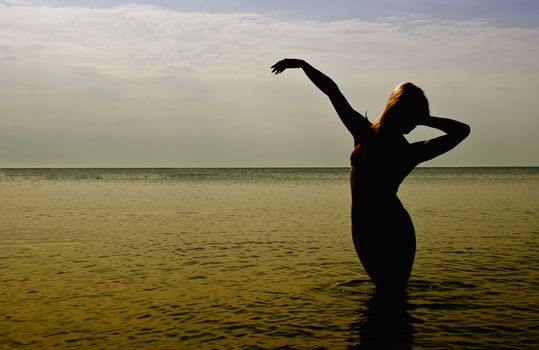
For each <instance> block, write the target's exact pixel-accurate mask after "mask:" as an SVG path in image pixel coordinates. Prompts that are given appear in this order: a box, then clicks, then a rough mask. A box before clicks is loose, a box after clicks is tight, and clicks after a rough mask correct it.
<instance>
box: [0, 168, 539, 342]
mask: <svg viewBox="0 0 539 350" xmlns="http://www.w3.org/2000/svg"><path fill="white" fill-rule="evenodd" d="M538 185H539V171H538V170H537V169H535V170H534V169H531V170H530V169H418V171H415V172H414V173H412V175H411V176H410V178H409V180H407V181H406V182H405V183H403V185H402V186H401V190H400V195H401V198H402V200H403V202H404V204H405V205H406V206H407V208H408V210H409V212H410V214H411V215H412V218H413V220H414V223H415V226H416V232H417V255H416V262H415V265H414V270H413V272H412V276H411V280H410V283H409V288H408V292H407V295H406V296H405V297H404V298H402V299H396V300H394V299H393V300H388V299H387V298H383V297H380V296H379V295H377V294H375V293H374V292H373V286H372V284H371V283H370V282H369V281H368V278H367V276H366V274H365V273H364V271H363V269H362V267H361V265H360V263H359V260H358V258H357V256H356V252H355V250H354V247H353V244H352V240H351V234H350V217H349V215H350V193H349V184H348V174H347V169H138V170H137V169H113V170H106V169H105V170H104V169H92V170H87V169H70V170H54V169H52V170H46V169H40V170H0V194H1V201H0V212H1V213H2V216H1V217H0V220H1V222H0V286H1V287H0V310H2V312H1V313H0V348H6V349H12V348H15V349H16V348H36V349H41V348H53V347H54V348H77V349H80V348H85V349H95V348H137V349H167V348H170V349H176V348H188V349H190V348H202V349H215V348H218V349H226V348H245V349H275V348H282V349H294V348H296V349H315V348H318V349H324V348H326V349H344V348H347V347H348V348H350V349H376V348H382V349H392V348H395V349H409V348H413V349H415V350H420V349H485V348H489V349H531V348H533V347H534V346H535V345H536V344H538V343H539V327H538V326H537V325H539V310H538V308H539V306H538V304H537V302H536V298H535V296H536V295H537V294H538V292H539V282H538V281H539V272H538V269H537V266H539V256H538V254H537V247H538V246H539V228H538V222H539V213H538V212H537V208H538V207H539V192H538V191H539V186H538ZM440 198H443V200H442V201H441V200H440Z"/></svg>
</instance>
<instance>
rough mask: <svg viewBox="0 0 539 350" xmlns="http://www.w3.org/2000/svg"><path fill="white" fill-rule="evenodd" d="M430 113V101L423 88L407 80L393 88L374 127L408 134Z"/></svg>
mask: <svg viewBox="0 0 539 350" xmlns="http://www.w3.org/2000/svg"><path fill="white" fill-rule="evenodd" d="M429 115H430V112H429V101H428V100H427V98H426V97H425V94H424V93H423V90H421V89H420V88H418V87H417V86H415V85H414V84H412V83H410V82H406V83H402V84H400V85H398V86H397V87H396V88H395V90H393V92H392V93H391V95H390V96H389V99H388V100H387V103H386V105H385V107H384V110H383V112H382V114H380V116H379V117H378V119H377V120H376V121H375V122H374V124H373V128H374V129H375V130H376V131H382V130H391V131H393V132H398V133H402V134H407V133H409V132H410V131H412V130H413V129H414V128H415V127H416V126H417V125H418V124H419V123H420V122H421V120H423V119H424V118H426V117H428V116H429Z"/></svg>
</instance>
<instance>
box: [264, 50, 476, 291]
mask: <svg viewBox="0 0 539 350" xmlns="http://www.w3.org/2000/svg"><path fill="white" fill-rule="evenodd" d="M271 68H272V69H273V70H272V73H275V74H279V73H281V72H283V71H284V70H286V69H288V68H301V69H303V71H304V72H305V74H306V75H307V77H308V78H309V79H310V80H311V81H312V82H313V83H314V84H315V85H316V86H317V87H318V88H319V89H320V90H322V92H323V93H324V94H326V95H327V96H328V97H329V99H330V101H331V103H332V104H333V107H334V108H335V110H336V111H337V114H338V115H339V117H340V119H341V121H342V122H343V124H344V126H345V127H346V128H347V129H348V131H350V133H351V134H352V136H353V138H354V146H355V147H354V150H353V151H352V155H351V156H350V161H351V171H350V185H351V190H352V237H353V241H354V246H355V248H356V252H357V255H358V256H359V259H360V261H361V263H362V265H363V267H364V268H365V271H366V272H367V274H368V275H369V277H370V279H371V280H372V282H373V283H374V284H375V286H376V290H377V292H381V293H385V292H389V293H395V292H397V293H400V292H402V291H404V289H405V287H406V284H407V282H408V278H409V277H410V273H411V271H412V265H413V263H414V257H415V246H416V244H415V231H414V226H413V224H412V220H411V218H410V215H409V214H408V212H407V211H406V209H405V208H404V207H403V205H402V203H401V202H400V200H399V198H398V197H397V190H398V188H399V185H400V184H401V182H402V181H403V180H404V178H405V177H406V176H407V175H408V174H409V173H410V172H411V171H412V169H413V168H414V167H415V166H417V165H418V164H419V163H421V162H424V161H426V160H429V159H432V158H434V157H437V156H439V155H440V154H443V153H445V152H447V151H449V150H450V149H452V148H453V147H455V146H456V145H457V144H459V143H460V142H461V141H462V140H464V139H465V138H466V137H467V136H468V134H469V133H470V127H469V126H468V125H466V124H464V123H461V122H458V121H455V120H451V119H447V118H439V117H434V116H431V115H430V112H429V103H428V101H427V98H426V97H425V95H424V94H423V91H422V90H421V89H420V88H418V87H417V86H415V85H414V84H412V83H409V82H406V83H403V84H400V85H399V86H397V87H396V88H395V90H394V91H393V92H392V93H391V95H390V96H389V100H388V101H387V103H386V105H385V108H384V110H383V112H382V114H381V115H380V116H379V117H378V119H377V120H376V121H374V123H372V124H371V123H370V122H369V121H368V120H367V119H366V118H365V117H363V116H362V115H361V114H360V113H358V112H357V111H355V110H354V109H353V108H352V106H350V104H349V103H348V101H347V100H346V98H345V97H344V96H343V94H342V93H341V92H340V90H339V88H338V86H337V85H336V84H335V83H334V82H333V80H331V79H330V78H329V77H328V76H326V75H324V74H323V73H321V72H320V71H318V70H317V69H315V68H314V67H312V66H311V65H310V64H308V63H307V62H305V61H303V60H300V59H289V58H287V59H284V60H281V61H279V62H277V63H276V64H275V65H273V66H272V67H271ZM417 125H425V126H428V127H432V128H436V129H439V130H441V131H443V132H445V135H443V136H440V137H436V138H433V139H431V140H426V141H421V142H415V143H411V144H410V143H408V141H407V140H406V139H405V137H404V134H407V133H409V132H410V131H412V130H413V129H414V128H415V127H416V126H417Z"/></svg>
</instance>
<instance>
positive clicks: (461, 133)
mask: <svg viewBox="0 0 539 350" xmlns="http://www.w3.org/2000/svg"><path fill="white" fill-rule="evenodd" d="M420 125H425V126H428V127H431V128H435V129H439V130H441V131H443V132H445V133H446V135H443V136H440V137H436V138H433V139H430V140H425V141H420V142H415V143H412V144H411V147H412V156H413V157H414V158H415V161H416V163H417V164H419V163H421V162H424V161H427V160H430V159H432V158H435V157H437V156H439V155H441V154H444V153H445V152H447V151H449V150H451V149H452V148H454V147H455V146H456V145H458V144H459V143H460V142H462V140H464V139H465V138H466V137H467V136H468V135H469V134H470V127H469V126H468V125H467V124H464V123H461V122H458V121H456V120H453V119H448V118H440V117H433V116H431V117H427V118H425V119H424V120H423V121H422V122H421V124H420Z"/></svg>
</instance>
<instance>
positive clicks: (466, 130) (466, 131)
mask: <svg viewBox="0 0 539 350" xmlns="http://www.w3.org/2000/svg"><path fill="white" fill-rule="evenodd" d="M470 130H471V129H470V126H469V125H468V124H464V123H463V126H462V135H463V136H464V138H466V137H468V135H470Z"/></svg>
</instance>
